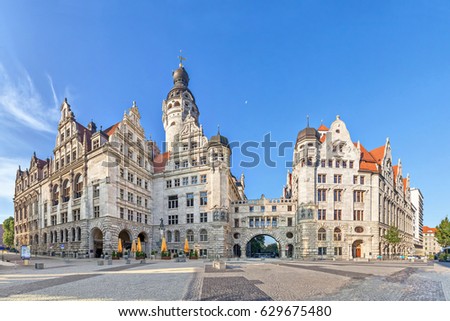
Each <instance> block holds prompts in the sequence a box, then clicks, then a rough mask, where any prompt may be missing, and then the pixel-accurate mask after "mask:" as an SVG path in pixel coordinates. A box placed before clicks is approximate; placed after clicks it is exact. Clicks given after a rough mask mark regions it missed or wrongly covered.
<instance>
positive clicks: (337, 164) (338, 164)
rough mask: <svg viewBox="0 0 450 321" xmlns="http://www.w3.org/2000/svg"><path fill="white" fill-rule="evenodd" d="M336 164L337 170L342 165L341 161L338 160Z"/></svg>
mask: <svg viewBox="0 0 450 321" xmlns="http://www.w3.org/2000/svg"><path fill="white" fill-rule="evenodd" d="M335 164H336V168H339V167H340V164H341V162H340V161H339V160H336V162H335Z"/></svg>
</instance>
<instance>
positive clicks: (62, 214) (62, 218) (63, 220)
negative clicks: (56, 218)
mask: <svg viewBox="0 0 450 321" xmlns="http://www.w3.org/2000/svg"><path fill="white" fill-rule="evenodd" d="M61 223H62V224H64V223H67V212H64V213H61Z"/></svg>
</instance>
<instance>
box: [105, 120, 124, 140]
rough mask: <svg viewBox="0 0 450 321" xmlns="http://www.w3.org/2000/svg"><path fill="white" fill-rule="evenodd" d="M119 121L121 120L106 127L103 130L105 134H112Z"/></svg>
mask: <svg viewBox="0 0 450 321" xmlns="http://www.w3.org/2000/svg"><path fill="white" fill-rule="evenodd" d="M120 123H121V122H120V121H119V122H118V123H116V124H114V125H112V126H110V127H108V128H106V129H105V130H104V131H103V132H104V133H105V134H106V135H108V136H111V135H112V134H114V133H115V132H116V129H117V127H119V124H120Z"/></svg>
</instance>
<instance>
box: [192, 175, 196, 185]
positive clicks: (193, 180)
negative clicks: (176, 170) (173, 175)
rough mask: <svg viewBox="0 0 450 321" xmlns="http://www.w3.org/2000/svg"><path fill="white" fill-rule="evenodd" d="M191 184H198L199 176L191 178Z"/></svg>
mask: <svg viewBox="0 0 450 321" xmlns="http://www.w3.org/2000/svg"><path fill="white" fill-rule="evenodd" d="M191 184H197V176H192V177H191Z"/></svg>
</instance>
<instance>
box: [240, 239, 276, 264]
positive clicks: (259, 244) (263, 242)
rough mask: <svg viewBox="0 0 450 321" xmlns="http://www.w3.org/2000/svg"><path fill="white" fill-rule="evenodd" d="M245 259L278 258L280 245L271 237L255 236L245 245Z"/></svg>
mask: <svg viewBox="0 0 450 321" xmlns="http://www.w3.org/2000/svg"><path fill="white" fill-rule="evenodd" d="M245 252H246V255H247V257H253V258H276V257H280V256H281V255H280V252H281V248H280V243H279V242H278V241H277V240H276V239H275V238H274V237H273V236H271V235H268V234H259V235H255V236H254V237H252V238H251V239H250V241H248V242H247V244H246V251H245Z"/></svg>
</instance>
